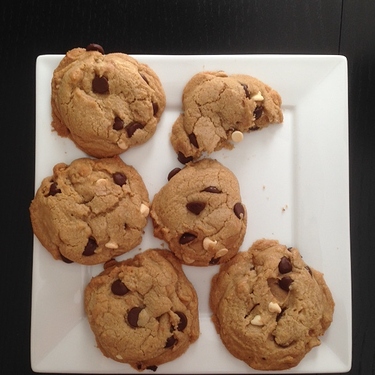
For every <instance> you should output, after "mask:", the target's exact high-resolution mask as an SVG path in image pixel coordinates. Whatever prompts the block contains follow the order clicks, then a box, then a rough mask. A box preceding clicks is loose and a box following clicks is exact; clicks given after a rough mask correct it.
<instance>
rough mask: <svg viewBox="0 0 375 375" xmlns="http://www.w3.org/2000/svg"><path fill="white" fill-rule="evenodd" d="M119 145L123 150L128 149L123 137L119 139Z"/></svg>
mask: <svg viewBox="0 0 375 375" xmlns="http://www.w3.org/2000/svg"><path fill="white" fill-rule="evenodd" d="M117 146H118V147H120V148H121V149H122V150H127V149H128V145H127V144H126V142H125V141H124V140H122V139H121V138H120V139H119V140H118V141H117Z"/></svg>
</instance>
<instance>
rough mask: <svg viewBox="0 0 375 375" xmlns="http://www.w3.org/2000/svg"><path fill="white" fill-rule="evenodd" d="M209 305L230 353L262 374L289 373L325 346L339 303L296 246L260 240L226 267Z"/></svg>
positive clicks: (214, 282)
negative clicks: (336, 302)
mask: <svg viewBox="0 0 375 375" xmlns="http://www.w3.org/2000/svg"><path fill="white" fill-rule="evenodd" d="M210 306H211V309H212V311H213V316H212V320H213V322H214V324H215V327H216V330H217V332H218V333H219V334H220V337H221V339H222V341H223V343H224V345H225V346H226V347H227V349H228V350H229V352H230V353H232V354H233V355H234V356H235V357H237V358H239V359H241V360H242V361H244V362H246V363H247V364H248V365H249V366H251V367H252V368H254V369H257V370H284V369H288V368H291V367H294V366H296V365H297V364H298V363H299V362H300V361H301V360H302V359H303V358H304V356H305V355H306V353H307V352H309V351H310V350H311V349H312V348H313V347H315V346H317V345H320V340H319V336H322V335H323V334H324V333H325V331H326V330H327V328H328V327H329V326H330V324H331V322H332V317H333V310H334V301H333V298H332V295H331V292H330V290H329V288H328V286H327V285H326V282H325V280H324V278H323V275H322V273H320V272H319V271H316V270H315V269H313V268H312V267H309V266H308V265H307V264H306V263H305V262H304V261H303V260H302V257H301V255H300V253H299V251H298V250H297V249H296V248H294V247H292V248H287V247H286V246H284V245H281V244H279V243H278V242H277V241H273V240H259V241H256V242H255V243H254V244H253V245H252V246H251V248H250V249H249V250H248V251H247V252H240V253H238V254H237V255H236V256H235V257H234V258H233V259H232V260H230V261H229V262H228V263H227V264H223V265H222V266H221V268H220V272H219V273H218V274H216V275H215V276H214V277H213V279H212V285H211V294H210Z"/></svg>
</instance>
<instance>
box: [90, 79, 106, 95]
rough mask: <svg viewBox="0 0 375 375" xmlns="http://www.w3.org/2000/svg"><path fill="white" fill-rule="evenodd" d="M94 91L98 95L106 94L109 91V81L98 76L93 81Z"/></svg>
mask: <svg viewBox="0 0 375 375" xmlns="http://www.w3.org/2000/svg"><path fill="white" fill-rule="evenodd" d="M92 91H93V92H95V93H97V94H106V93H107V92H108V91H109V85H108V79H107V78H106V77H104V76H102V77H99V76H97V75H96V76H95V78H94V79H93V80H92Z"/></svg>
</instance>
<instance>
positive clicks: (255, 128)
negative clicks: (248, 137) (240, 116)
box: [249, 126, 260, 132]
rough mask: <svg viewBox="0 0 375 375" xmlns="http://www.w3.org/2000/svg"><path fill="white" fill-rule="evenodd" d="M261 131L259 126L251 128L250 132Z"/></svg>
mask: <svg viewBox="0 0 375 375" xmlns="http://www.w3.org/2000/svg"><path fill="white" fill-rule="evenodd" d="M259 129H260V127H259V126H253V127H251V128H250V129H249V131H251V132H255V131H256V130H259Z"/></svg>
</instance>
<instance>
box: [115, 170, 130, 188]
mask: <svg viewBox="0 0 375 375" xmlns="http://www.w3.org/2000/svg"><path fill="white" fill-rule="evenodd" d="M112 178H113V182H114V183H115V184H116V185H120V186H122V185H125V184H126V181H127V180H128V179H127V177H126V176H125V175H124V174H123V173H122V172H115V173H113V175H112Z"/></svg>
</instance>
